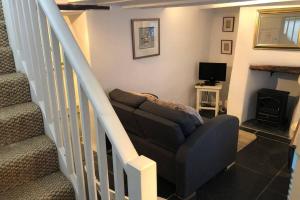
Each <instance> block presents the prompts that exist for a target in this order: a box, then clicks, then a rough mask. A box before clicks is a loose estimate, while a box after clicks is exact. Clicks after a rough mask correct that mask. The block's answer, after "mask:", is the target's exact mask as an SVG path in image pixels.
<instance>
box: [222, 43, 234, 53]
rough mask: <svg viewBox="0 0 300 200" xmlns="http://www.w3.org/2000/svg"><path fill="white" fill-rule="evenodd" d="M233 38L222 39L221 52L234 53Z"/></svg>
mask: <svg viewBox="0 0 300 200" xmlns="http://www.w3.org/2000/svg"><path fill="white" fill-rule="evenodd" d="M232 46H233V40H221V54H227V55H232Z"/></svg>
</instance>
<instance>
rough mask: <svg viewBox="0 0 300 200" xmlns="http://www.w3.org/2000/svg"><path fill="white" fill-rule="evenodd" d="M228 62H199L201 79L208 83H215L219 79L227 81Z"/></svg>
mask: <svg viewBox="0 0 300 200" xmlns="http://www.w3.org/2000/svg"><path fill="white" fill-rule="evenodd" d="M226 68H227V64H226V63H209V62H200V63H199V80H203V81H205V84H206V85H215V84H216V83H217V82H219V81H226Z"/></svg>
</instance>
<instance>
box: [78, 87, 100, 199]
mask: <svg viewBox="0 0 300 200" xmlns="http://www.w3.org/2000/svg"><path fill="white" fill-rule="evenodd" d="M78 87H79V88H78V90H79V101H80V116H81V122H82V123H81V124H82V136H83V143H84V153H85V165H86V170H87V180H88V190H89V199H95V200H96V199H97V191H96V177H95V167H94V156H93V149H92V143H91V127H90V112H89V102H88V99H87V97H86V95H85V93H84V91H83V90H82V88H81V86H80V85H79V86H78Z"/></svg>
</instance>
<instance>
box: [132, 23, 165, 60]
mask: <svg viewBox="0 0 300 200" xmlns="http://www.w3.org/2000/svg"><path fill="white" fill-rule="evenodd" d="M131 34H132V50H133V59H139V58H146V57H151V56H158V55H160V20H159V19H158V18H151V19H132V20H131Z"/></svg>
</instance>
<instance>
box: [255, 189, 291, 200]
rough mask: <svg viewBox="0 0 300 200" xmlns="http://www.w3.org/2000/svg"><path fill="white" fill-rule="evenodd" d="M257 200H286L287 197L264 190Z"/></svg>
mask: <svg viewBox="0 0 300 200" xmlns="http://www.w3.org/2000/svg"><path fill="white" fill-rule="evenodd" d="M257 200H287V196H284V195H281V194H278V193H276V192H274V191H272V190H266V191H265V192H263V193H262V194H261V196H260V197H259V198H258V199H257Z"/></svg>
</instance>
